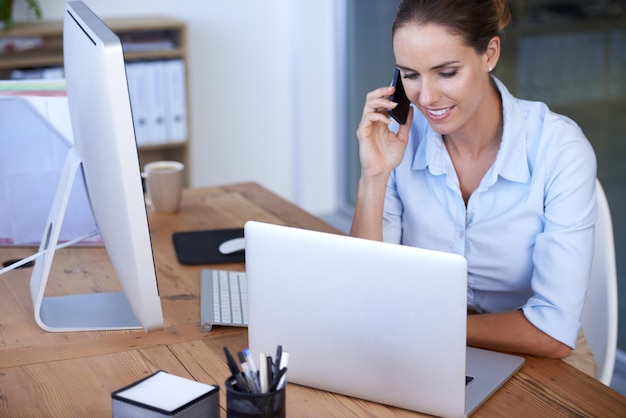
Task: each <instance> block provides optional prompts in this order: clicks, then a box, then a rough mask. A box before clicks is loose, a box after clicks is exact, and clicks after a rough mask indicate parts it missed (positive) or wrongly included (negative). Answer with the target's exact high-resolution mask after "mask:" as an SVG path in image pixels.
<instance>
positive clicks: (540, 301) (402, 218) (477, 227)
mask: <svg viewBox="0 0 626 418" xmlns="http://www.w3.org/2000/svg"><path fill="white" fill-rule="evenodd" d="M494 81H495V83H496V85H497V87H498V89H499V91H500V94H501V96H502V107H503V114H504V132H503V136H502V144H501V146H500V150H499V151H498V154H497V157H496V160H495V162H494V164H493V166H492V167H491V168H490V169H489V170H488V171H487V173H486V174H485V176H484V178H483V179H482V181H481V183H480V185H479V186H478V188H477V189H476V190H475V191H474V193H472V195H471V197H470V199H469V201H468V203H467V207H466V206H465V203H464V201H463V198H462V196H461V190H460V187H459V181H458V178H457V175H456V172H455V170H454V167H453V165H452V160H451V159H450V156H449V154H448V152H447V150H446V147H445V145H444V143H443V140H442V137H441V135H439V134H437V133H435V132H434V131H433V130H432V129H431V127H430V125H429V124H428V122H427V120H426V119H425V118H424V117H423V115H422V114H421V113H419V112H417V111H416V112H415V116H414V118H413V123H412V126H411V131H410V138H409V143H408V146H407V150H406V152H405V155H404V160H403V161H402V163H401V164H400V165H399V166H398V167H397V168H396V170H394V171H393V173H392V175H391V177H390V180H389V184H388V186H387V195H386V198H385V212H384V220H383V226H384V240H385V241H387V242H394V243H401V244H404V245H411V246H415V247H421V248H429V249H434V250H440V251H447V252H452V253H456V254H460V255H462V256H464V257H465V258H466V259H467V263H468V284H467V290H468V296H467V306H468V308H469V309H472V310H475V311H477V312H480V313H483V312H502V311H510V310H515V309H522V310H523V312H524V315H525V316H526V318H527V319H528V320H529V321H530V322H531V323H532V324H534V325H535V326H536V327H537V328H539V329H540V330H542V331H543V332H545V333H547V334H548V335H550V336H552V337H553V338H555V339H557V340H559V341H561V342H563V343H564V344H567V345H568V346H570V347H572V348H574V347H575V345H576V338H577V335H578V330H579V328H580V316H581V312H582V308H583V303H584V299H585V293H586V289H587V284H588V281H589V274H590V271H591V258H592V254H593V242H594V232H593V227H594V224H595V221H596V218H597V207H596V197H595V179H596V159H595V154H594V151H593V148H592V147H591V144H590V143H589V141H588V140H587V138H586V137H585V135H584V134H583V133H582V131H581V130H580V128H579V127H578V126H577V125H576V124H575V123H574V122H573V121H572V120H570V119H568V118H566V117H564V116H562V115H558V114H555V113H552V112H550V110H549V109H548V108H547V106H546V105H545V104H543V103H539V102H530V101H525V100H519V99H516V98H515V97H513V96H512V95H511V94H510V93H509V91H508V90H507V89H506V88H505V87H504V85H503V84H502V83H501V82H500V81H499V80H497V79H496V78H494Z"/></svg>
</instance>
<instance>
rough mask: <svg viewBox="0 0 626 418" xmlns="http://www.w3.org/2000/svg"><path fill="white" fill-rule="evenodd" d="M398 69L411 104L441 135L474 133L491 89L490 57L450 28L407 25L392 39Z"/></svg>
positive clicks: (397, 31) (429, 25) (432, 25)
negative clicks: (454, 33) (468, 43)
mask: <svg viewBox="0 0 626 418" xmlns="http://www.w3.org/2000/svg"><path fill="white" fill-rule="evenodd" d="M393 50H394V54H395V56H396V65H397V66H398V68H399V69H400V72H401V74H402V83H403V85H404V89H405V90H406V94H407V96H408V97H409V99H410V100H411V102H412V103H413V104H414V105H416V106H417V108H418V109H419V110H420V112H422V114H424V116H425V117H426V118H427V119H428V121H429V122H430V125H431V127H432V128H433V129H434V130H435V131H436V132H437V133H439V134H441V135H452V134H454V133H456V132H460V131H461V130H464V129H466V128H467V129H470V130H471V129H475V127H476V125H475V124H478V119H479V117H478V116H479V113H478V112H479V110H480V108H481V105H482V104H483V98H484V97H485V96H486V94H487V92H488V91H489V90H488V89H489V88H491V87H490V82H489V77H488V73H489V69H488V68H489V67H488V64H489V62H488V54H484V55H478V54H477V53H476V51H475V50H474V49H473V48H472V47H469V46H467V45H466V44H465V43H464V42H463V39H462V38H461V37H460V36H458V35H453V34H451V33H450V32H449V31H448V30H447V29H446V28H444V27H442V26H439V25H435V24H427V25H424V26H417V25H415V24H408V25H405V26H402V27H400V28H398V29H397V30H396V32H395V34H394V37H393Z"/></svg>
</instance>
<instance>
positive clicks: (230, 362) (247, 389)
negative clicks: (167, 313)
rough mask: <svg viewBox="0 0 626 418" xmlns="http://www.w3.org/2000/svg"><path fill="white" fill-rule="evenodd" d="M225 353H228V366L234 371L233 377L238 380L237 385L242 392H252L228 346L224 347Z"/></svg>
mask: <svg viewBox="0 0 626 418" xmlns="http://www.w3.org/2000/svg"><path fill="white" fill-rule="evenodd" d="M224 355H226V362H227V363H228V368H229V369H230V372H231V373H232V375H233V377H234V378H235V380H236V381H237V387H238V388H239V390H240V391H242V392H250V387H249V386H248V385H247V384H246V381H245V380H244V378H243V376H242V374H241V371H240V370H239V367H238V366H237V362H236V361H235V359H234V358H233V356H232V355H231V354H230V351H228V348H226V347H224Z"/></svg>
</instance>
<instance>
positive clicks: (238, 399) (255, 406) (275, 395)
mask: <svg viewBox="0 0 626 418" xmlns="http://www.w3.org/2000/svg"><path fill="white" fill-rule="evenodd" d="M233 385H236V381H235V379H233V378H232V377H229V378H228V379H226V382H225V383H224V386H226V416H227V417H229V418H244V417H245V418H284V417H285V416H286V410H285V398H286V396H285V394H286V392H285V389H286V387H287V385H284V386H283V387H282V389H280V390H277V391H274V392H266V393H248V392H242V391H240V390H237V389H235V388H234V387H233Z"/></svg>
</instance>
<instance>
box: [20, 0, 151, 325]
mask: <svg viewBox="0 0 626 418" xmlns="http://www.w3.org/2000/svg"><path fill="white" fill-rule="evenodd" d="M63 55H64V69H65V79H66V86H67V97H68V103H69V109H70V118H71V124H72V132H73V136H74V148H73V149H71V150H70V152H69V153H68V158H67V160H66V163H65V167H64V172H63V173H62V175H61V181H60V183H59V188H58V190H57V194H56V196H55V202H54V203H53V206H52V210H51V213H50V217H49V221H48V224H47V229H46V232H45V233H44V238H43V239H42V244H41V246H40V250H42V251H44V256H43V257H42V260H38V261H37V263H36V265H35V270H34V272H33V277H32V278H31V294H32V295H33V303H34V305H35V318H36V320H37V322H38V324H39V325H40V326H42V328H44V329H47V330H49V331H75V330H93V329H126V328H143V329H144V330H146V331H151V330H156V329H161V328H162V327H163V316H162V311H161V301H160V297H159V293H158V286H157V280H156V271H155V266H154V259H153V254H152V246H151V241H150V232H149V228H148V218H147V212H146V206H145V200H144V195H143V188H142V182H141V171H140V165H139V157H138V152H137V144H136V141H135V133H134V128H133V120H132V113H131V106H130V98H129V93H128V85H127V80H126V70H125V62H124V57H123V51H122V46H121V42H120V40H119V38H118V37H117V36H116V35H115V33H113V32H112V31H111V30H110V29H109V27H108V26H107V25H106V24H105V23H104V22H102V20H100V19H99V18H98V17H97V16H96V15H95V14H94V13H93V12H92V11H91V10H90V9H89V8H88V7H87V6H86V5H85V4H84V3H82V2H80V1H71V2H68V3H67V5H66V10H65V17H64V25H63ZM81 168H82V171H83V174H84V178H85V183H86V186H87V193H88V197H89V201H90V205H91V208H92V211H93V214H94V218H95V220H96V224H97V226H98V230H99V232H100V236H101V237H102V241H103V243H104V246H105V248H106V251H107V253H108V255H109V258H110V260H111V263H112V265H113V268H114V270H115V273H116V274H117V277H118V279H119V281H120V283H121V286H122V289H123V291H121V292H108V293H93V294H86V295H84V294H83V295H68V296H55V297H43V292H44V290H45V285H46V281H47V276H48V273H49V270H50V263H51V261H52V256H53V253H54V246H55V245H56V241H57V238H56V237H57V236H58V233H57V231H56V230H57V229H58V225H59V224H60V223H62V218H63V212H64V204H63V200H66V199H67V197H66V196H65V195H66V194H68V193H69V192H67V191H66V190H67V188H68V187H70V188H71V183H73V180H74V176H75V173H76V171H77V170H79V169H81ZM68 183H69V186H68Z"/></svg>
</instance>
